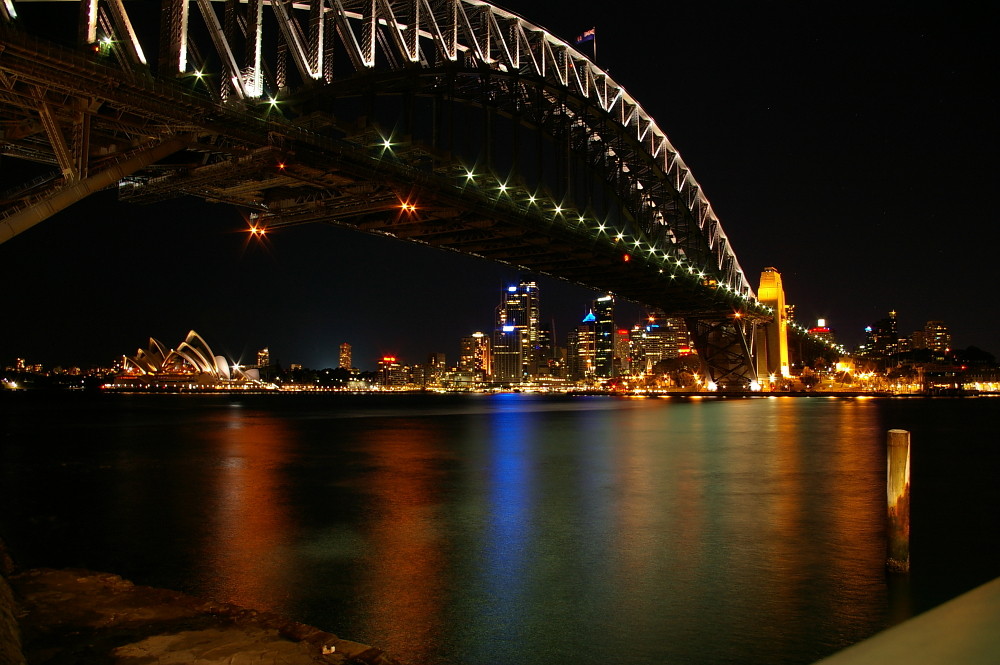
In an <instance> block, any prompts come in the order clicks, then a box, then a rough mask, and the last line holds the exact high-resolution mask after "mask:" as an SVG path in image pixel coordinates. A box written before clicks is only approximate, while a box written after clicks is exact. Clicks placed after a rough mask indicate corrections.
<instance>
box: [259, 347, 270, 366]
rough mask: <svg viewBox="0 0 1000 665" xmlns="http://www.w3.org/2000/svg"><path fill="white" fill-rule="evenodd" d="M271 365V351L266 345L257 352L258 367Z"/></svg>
mask: <svg viewBox="0 0 1000 665" xmlns="http://www.w3.org/2000/svg"><path fill="white" fill-rule="evenodd" d="M270 366H271V351H270V350H269V349H268V348H267V347H264V348H263V349H261V350H260V351H258V352H257V367H259V368H261V369H263V368H265V367H270Z"/></svg>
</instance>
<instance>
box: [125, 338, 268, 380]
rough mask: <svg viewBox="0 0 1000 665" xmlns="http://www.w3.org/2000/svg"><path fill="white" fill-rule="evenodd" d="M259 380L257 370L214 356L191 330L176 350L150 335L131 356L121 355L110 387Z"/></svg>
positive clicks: (204, 342) (207, 346)
mask: <svg viewBox="0 0 1000 665" xmlns="http://www.w3.org/2000/svg"><path fill="white" fill-rule="evenodd" d="M251 383H254V384H256V383H260V374H259V372H258V371H257V369H252V368H241V367H239V366H237V365H231V364H230V363H229V362H228V361H227V360H226V359H225V358H224V357H223V356H218V355H215V354H214V353H213V352H212V349H211V347H209V345H208V343H207V342H206V341H205V340H204V339H203V338H202V337H201V335H199V334H198V333H196V332H195V331H194V330H192V331H190V332H189V333H188V334H187V337H185V338H184V341H183V342H181V343H180V344H178V345H177V348H176V349H169V350H168V349H167V347H166V346H165V345H164V344H163V343H162V342H160V341H159V340H158V339H156V338H154V337H150V338H149V345H148V346H147V348H145V349H142V348H140V349H137V350H136V353H135V355H134V356H123V358H122V369H121V371H120V372H119V373H118V374H116V375H115V377H114V379H113V380H112V382H111V384H110V385H111V387H113V388H127V389H158V390H163V389H166V390H184V389H192V390H193V389H202V390H203V389H207V388H229V387H234V388H235V387H245V386H246V384H251Z"/></svg>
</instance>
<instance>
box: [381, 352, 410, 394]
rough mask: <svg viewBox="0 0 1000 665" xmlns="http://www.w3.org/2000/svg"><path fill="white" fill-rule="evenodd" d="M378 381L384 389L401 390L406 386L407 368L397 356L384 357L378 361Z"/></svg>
mask: <svg viewBox="0 0 1000 665" xmlns="http://www.w3.org/2000/svg"><path fill="white" fill-rule="evenodd" d="M378 381H379V384H380V385H381V386H382V387H383V388H401V387H403V386H405V385H406V382H407V376H406V368H404V367H403V366H402V365H400V364H399V360H398V359H397V358H396V356H382V358H381V359H380V360H379V361H378Z"/></svg>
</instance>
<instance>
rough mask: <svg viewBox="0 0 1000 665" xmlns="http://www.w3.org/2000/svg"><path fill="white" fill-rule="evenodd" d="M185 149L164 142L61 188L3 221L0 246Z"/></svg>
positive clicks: (180, 143) (174, 141) (171, 141)
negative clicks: (106, 188)
mask: <svg viewBox="0 0 1000 665" xmlns="http://www.w3.org/2000/svg"><path fill="white" fill-rule="evenodd" d="M185 145H187V141H184V140H182V139H179V138H175V139H169V140H167V141H163V142H162V143H158V144H156V145H154V146H153V147H151V148H147V149H145V150H142V151H141V152H139V153H137V154H134V155H133V156H132V157H129V158H128V159H126V160H125V161H123V162H120V163H118V164H115V165H114V166H112V167H110V168H107V169H105V170H103V171H101V172H99V173H97V174H95V175H92V176H90V177H89V178H85V179H83V180H80V181H79V182H75V183H72V184H69V185H65V186H63V187H60V188H59V189H57V190H56V191H55V192H53V193H51V194H49V195H48V196H46V197H45V198H43V199H41V200H40V201H37V202H35V203H33V204H32V205H30V206H28V207H27V208H24V209H23V210H19V211H17V212H14V213H13V214H11V215H9V216H8V217H6V218H3V219H0V244H2V243H4V242H7V241H8V240H10V239H11V238H13V237H14V236H16V235H17V234H19V233H21V232H22V231H27V230H28V229H30V228H31V227H32V226H34V225H35V224H38V223H39V222H42V221H45V220H46V219H48V218H49V217H51V216H52V215H54V214H56V213H57V212H59V211H61V210H64V209H65V208H68V207H69V206H71V205H73V204H74V203H76V202H77V201H80V200H81V199H84V198H86V197H87V196H90V195H91V194H93V193H94V192H98V191H100V190H102V189H104V188H105V187H108V186H110V185H113V184H115V183H116V182H118V181H119V180H121V179H122V178H124V177H125V176H127V175H130V174H132V173H135V172H136V171H138V170H139V169H141V168H144V167H146V166H149V165H150V164H152V163H153V162H157V161H159V160H161V159H163V158H164V157H166V156H168V155H171V154H173V153H175V152H177V151H178V150H180V149H182V148H184V146H185Z"/></svg>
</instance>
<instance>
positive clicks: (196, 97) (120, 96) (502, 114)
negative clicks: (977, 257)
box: [0, 0, 775, 390]
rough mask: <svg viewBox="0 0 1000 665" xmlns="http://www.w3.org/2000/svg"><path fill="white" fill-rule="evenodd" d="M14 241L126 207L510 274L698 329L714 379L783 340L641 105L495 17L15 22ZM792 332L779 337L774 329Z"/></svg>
mask: <svg viewBox="0 0 1000 665" xmlns="http://www.w3.org/2000/svg"><path fill="white" fill-rule="evenodd" d="M0 109H2V114H0V118H2V127H0V130H2V134H0V155H2V156H3V159H4V160H5V161H6V162H7V164H8V165H9V164H10V163H11V161H12V160H13V161H15V162H20V161H21V160H23V161H24V163H25V164H26V166H30V167H31V168H25V169H24V170H23V172H24V173H25V174H26V175H25V178H24V181H23V182H20V183H10V182H6V183H4V187H5V188H6V191H4V192H3V193H2V194H0V198H2V203H0V205H2V209H0V242H4V241H6V240H8V239H9V238H11V237H13V236H14V235H16V234H18V233H20V232H21V231H24V230H25V229H28V228H30V227H31V226H33V225H34V224H36V223H38V222H41V221H43V220H44V219H46V218H47V217H49V216H51V215H53V214H55V213H57V212H59V211H60V210H62V209H64V208H66V207H68V206H70V205H72V204H73V203H75V202H77V201H79V200H81V199H83V198H85V197H86V196H88V195H90V194H92V193H94V192H96V191H99V190H101V189H105V188H108V187H116V188H117V190H118V197H119V199H120V200H122V201H128V202H134V203H138V204H155V203H156V202H158V201H162V200H164V199H168V198H171V197H179V196H194V197H199V198H202V199H205V200H208V201H213V202H222V203H228V204H231V205H234V206H238V207H239V208H241V209H243V210H244V211H245V212H246V216H247V219H248V220H249V221H250V223H251V225H252V226H253V228H254V229H257V230H258V231H260V232H263V231H266V230H269V229H275V228H279V227H284V226H289V225H295V224H305V223H313V222H322V223H327V224H336V225H341V226H346V227H349V228H353V229H357V230H360V231H364V232H369V233H375V234H384V235H387V236H392V237H394V238H399V239H404V240H410V241H413V242H418V243H424V244H426V245H430V246H433V247H438V248H442V249H448V250H453V251H457V252H462V253H465V254H470V255H474V256H479V257H483V258H486V259H490V260H494V261H501V262H506V263H509V264H511V265H515V266H518V267H520V268H522V269H524V270H527V271H532V272H537V273H542V274H547V275H551V276H554V277H557V278H562V279H566V280H569V281H572V282H575V283H578V284H581V285H584V286H587V287H591V288H594V289H599V290H602V291H609V292H613V293H615V294H616V295H617V296H618V297H620V298H624V299H627V300H632V301H636V302H638V303H642V304H644V305H647V306H651V307H655V308H658V309H661V310H663V312H664V313H665V314H666V315H668V316H674V317H683V318H684V319H685V320H686V321H687V324H688V327H689V329H690V331H691V333H692V336H693V338H694V340H695V344H696V346H697V348H698V351H699V354H700V355H701V357H702V358H703V360H704V361H705V363H706V366H707V370H708V372H709V374H710V376H711V378H712V380H713V381H714V382H715V383H716V384H717V385H718V386H719V387H720V388H722V389H731V390H741V389H747V388H748V387H750V386H751V385H752V384H753V383H754V382H755V381H756V378H757V371H758V368H757V361H756V354H755V348H754V340H755V339H764V336H762V335H760V334H755V329H756V328H758V327H763V326H767V325H769V322H772V321H773V320H774V309H773V308H772V307H769V306H768V305H766V304H764V303H762V302H760V301H759V300H758V299H757V297H756V295H755V293H754V290H753V288H752V287H751V285H750V283H749V282H748V280H747V277H746V276H745V275H744V273H743V270H742V269H741V268H740V265H739V262H738V261H737V258H736V255H735V254H734V252H733V249H732V247H731V246H730V244H729V241H728V239H727V237H726V234H725V232H724V231H723V229H722V226H721V224H720V223H719V220H718V219H717V218H716V215H715V214H714V213H713V211H712V206H711V204H710V203H709V202H708V200H707V199H706V197H705V195H704V194H703V192H702V190H701V187H700V186H699V185H698V182H697V181H696V180H695V179H694V177H693V175H692V174H691V172H690V170H689V169H688V168H687V166H685V163H684V161H683V159H682V158H681V156H680V155H679V154H678V153H677V150H675V149H674V147H673V146H672V145H671V143H670V141H669V140H668V139H667V136H666V135H665V134H664V133H663V131H661V129H660V128H659V126H658V125H657V124H656V122H655V120H654V119H653V118H652V117H650V116H649V115H648V114H647V113H646V111H645V110H643V108H642V106H641V105H640V103H639V102H638V101H637V100H635V99H633V98H632V97H631V96H630V95H629V93H628V92H627V91H626V90H625V89H624V88H622V87H621V86H620V85H619V84H617V83H616V82H615V81H614V80H613V79H612V78H611V77H610V76H609V75H608V73H607V72H605V71H603V70H602V69H601V68H599V67H598V66H596V65H595V64H594V63H593V62H591V61H590V60H589V59H588V58H587V57H586V56H585V55H583V54H582V53H581V52H579V51H577V50H576V49H574V48H573V47H572V46H571V45H570V44H568V43H566V42H565V41H563V40H562V39H560V38H558V37H556V36H554V35H552V34H551V33H549V32H547V31H546V30H545V29H544V28H542V27H540V26H537V25H534V24H532V23H531V21H530V20H529V19H526V18H523V17H521V16H518V15H516V14H514V13H512V12H509V11H507V10H504V9H502V8H501V7H498V6H495V5H492V4H490V3H488V2H483V1H482V0H269V1H268V0H214V1H213V0H160V1H159V2H156V1H153V0H149V1H146V2H123V0H72V1H70V0H49V1H46V0H20V1H15V0H0ZM770 325H775V324H774V323H770Z"/></svg>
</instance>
